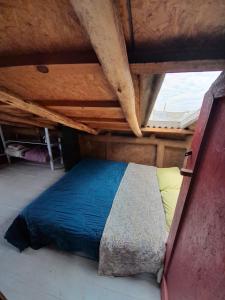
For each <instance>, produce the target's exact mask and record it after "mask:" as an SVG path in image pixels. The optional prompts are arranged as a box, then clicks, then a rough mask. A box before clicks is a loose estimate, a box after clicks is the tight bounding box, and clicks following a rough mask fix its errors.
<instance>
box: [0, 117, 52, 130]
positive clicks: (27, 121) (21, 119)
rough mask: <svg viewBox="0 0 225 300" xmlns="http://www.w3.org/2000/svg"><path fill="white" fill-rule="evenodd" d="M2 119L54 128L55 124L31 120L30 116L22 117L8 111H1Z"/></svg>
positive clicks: (0, 118)
mask: <svg viewBox="0 0 225 300" xmlns="http://www.w3.org/2000/svg"><path fill="white" fill-rule="evenodd" d="M0 120H2V121H6V122H13V123H20V124H27V125H32V126H37V127H48V128H54V126H52V125H49V124H47V123H45V122H42V121H39V120H31V119H29V118H21V117H17V116H13V115H10V114H6V113H0Z"/></svg>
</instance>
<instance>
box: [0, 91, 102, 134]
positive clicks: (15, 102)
mask: <svg viewBox="0 0 225 300" xmlns="http://www.w3.org/2000/svg"><path fill="white" fill-rule="evenodd" d="M0 101H1V102H4V103H7V104H9V105H12V106H14V107H17V108H19V109H22V110H25V111H28V112H30V113H32V114H35V115H37V116H40V117H44V118H46V119H48V120H50V121H53V122H57V123H60V124H63V125H66V126H68V127H72V128H75V129H78V130H82V131H86V132H88V133H91V134H97V132H96V130H94V129H92V128H90V127H88V126H86V125H83V124H81V123H78V122H75V121H73V120H71V119H70V118H68V117H66V116H63V115H61V114H59V113H56V112H54V111H51V110H49V109H46V108H45V107H42V106H40V105H37V104H33V103H31V102H26V101H24V100H23V99H22V98H20V97H19V96H18V95H15V94H13V93H11V92H9V91H7V90H6V89H5V88H1V89H0Z"/></svg>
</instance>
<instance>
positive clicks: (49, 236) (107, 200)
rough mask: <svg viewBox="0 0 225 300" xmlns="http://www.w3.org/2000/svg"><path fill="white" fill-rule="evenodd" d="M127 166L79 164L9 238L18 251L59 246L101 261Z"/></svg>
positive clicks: (96, 162)
mask: <svg viewBox="0 0 225 300" xmlns="http://www.w3.org/2000/svg"><path fill="white" fill-rule="evenodd" d="M126 168H127V163H122V162H113V161H103V160H91V159H86V160H82V161H80V162H79V163H78V164H77V165H76V166H75V167H74V168H73V169H72V170H71V171H70V172H68V173H67V174H66V175H64V176H63V177H62V178H61V179H60V180H59V181H58V182H56V183H55V184H54V185H53V186H51V187H50V188H48V189H47V190H46V191H45V192H43V193H42V194H41V195H40V196H39V197H37V198H36V199H35V200H34V201H33V202H32V203H30V204H29V205H28V206H27V207H26V208H25V209H24V210H23V211H22V212H21V213H20V215H19V216H18V217H17V218H16V219H15V220H14V222H13V223H12V225H11V226H10V228H9V229H8V231H7V232H6V234H5V238H6V239H7V241H8V242H10V243H11V244H13V245H14V246H16V247H17V248H19V250H20V251H22V250H24V249H25V248H27V247H29V246H30V247H32V248H33V249H39V248H41V247H43V246H47V245H51V244H53V245H55V246H57V247H58V248H59V249H62V250H67V251H73V252H74V251H75V252H81V253H83V254H84V255H85V256H87V257H90V258H93V259H96V260H98V258H99V244H100V240H101V237H102V233H103V230H104V227H105V223H106V220H107V217H108V215H109V212H110V209H111V206H112V203H113V200H114V197H115V194H116V192H117V190H118V187H119V184H120V181H121V179H122V177H123V175H124V173H125V170H126Z"/></svg>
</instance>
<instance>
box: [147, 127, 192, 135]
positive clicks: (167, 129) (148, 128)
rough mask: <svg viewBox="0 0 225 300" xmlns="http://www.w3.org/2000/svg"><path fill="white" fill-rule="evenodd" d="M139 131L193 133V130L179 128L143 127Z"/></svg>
mask: <svg viewBox="0 0 225 300" xmlns="http://www.w3.org/2000/svg"><path fill="white" fill-rule="evenodd" d="M141 131H142V132H144V133H163V134H165V133H166V134H177V135H193V134H194V130H190V129H181V128H153V127H143V128H141Z"/></svg>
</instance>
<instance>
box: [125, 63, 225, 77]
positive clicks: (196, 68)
mask: <svg viewBox="0 0 225 300" xmlns="http://www.w3.org/2000/svg"><path fill="white" fill-rule="evenodd" d="M130 68H131V71H132V73H134V74H163V73H179V72H203V71H222V70H224V68H225V59H202V60H189V61H166V62H147V63H136V64H131V65H130Z"/></svg>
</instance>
